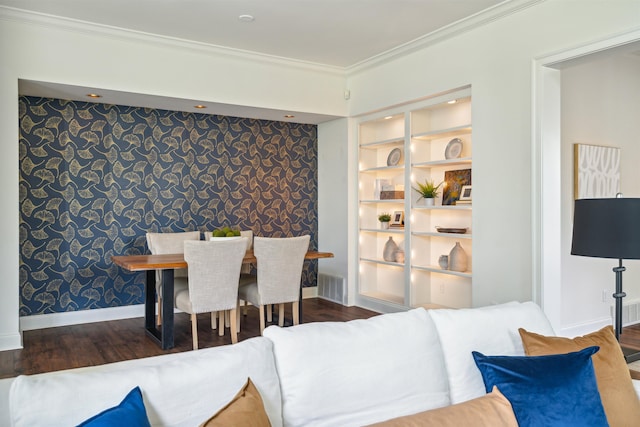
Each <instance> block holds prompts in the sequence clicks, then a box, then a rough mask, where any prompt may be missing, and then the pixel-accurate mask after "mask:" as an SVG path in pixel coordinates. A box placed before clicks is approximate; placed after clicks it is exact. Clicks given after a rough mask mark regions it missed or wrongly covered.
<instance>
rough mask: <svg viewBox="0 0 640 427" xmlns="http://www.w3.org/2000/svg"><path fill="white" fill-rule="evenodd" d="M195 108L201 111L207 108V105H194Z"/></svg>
mask: <svg viewBox="0 0 640 427" xmlns="http://www.w3.org/2000/svg"><path fill="white" fill-rule="evenodd" d="M193 108H197V109H199V110H201V109H203V108H207V106H206V105H202V104H198V105H194V106H193Z"/></svg>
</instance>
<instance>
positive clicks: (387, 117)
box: [384, 116, 393, 120]
mask: <svg viewBox="0 0 640 427" xmlns="http://www.w3.org/2000/svg"><path fill="white" fill-rule="evenodd" d="M384 119H385V120H389V119H393V116H386V117H385V118H384Z"/></svg>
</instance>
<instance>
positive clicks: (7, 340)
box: [0, 334, 22, 351]
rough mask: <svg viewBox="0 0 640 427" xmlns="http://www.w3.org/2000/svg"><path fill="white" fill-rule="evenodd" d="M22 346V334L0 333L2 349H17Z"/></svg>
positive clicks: (0, 347)
mask: <svg viewBox="0 0 640 427" xmlns="http://www.w3.org/2000/svg"><path fill="white" fill-rule="evenodd" d="M19 348H22V335H21V334H6V335H0V351H5V350H17V349H19Z"/></svg>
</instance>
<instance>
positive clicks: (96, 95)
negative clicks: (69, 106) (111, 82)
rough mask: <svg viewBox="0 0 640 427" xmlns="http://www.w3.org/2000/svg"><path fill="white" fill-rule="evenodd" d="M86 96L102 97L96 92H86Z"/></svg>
mask: <svg viewBox="0 0 640 427" xmlns="http://www.w3.org/2000/svg"><path fill="white" fill-rule="evenodd" d="M87 96H88V97H89V98H102V95H98V94H97V93H88V94H87Z"/></svg>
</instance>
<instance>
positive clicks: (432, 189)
mask: <svg viewBox="0 0 640 427" xmlns="http://www.w3.org/2000/svg"><path fill="white" fill-rule="evenodd" d="M441 185H442V182H441V183H440V184H438V185H436V184H435V182H433V181H429V180H425V181H424V183H422V182H416V187H413V190H414V191H415V192H416V193H418V194H419V195H420V197H418V200H417V201H416V202H420V201H421V200H424V204H425V205H427V206H433V205H434V199H435V198H436V197H438V189H439V188H440V186H441Z"/></svg>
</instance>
